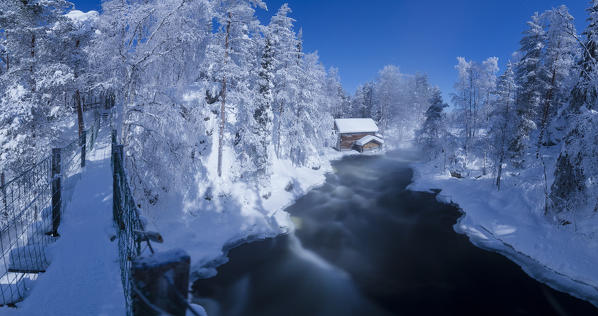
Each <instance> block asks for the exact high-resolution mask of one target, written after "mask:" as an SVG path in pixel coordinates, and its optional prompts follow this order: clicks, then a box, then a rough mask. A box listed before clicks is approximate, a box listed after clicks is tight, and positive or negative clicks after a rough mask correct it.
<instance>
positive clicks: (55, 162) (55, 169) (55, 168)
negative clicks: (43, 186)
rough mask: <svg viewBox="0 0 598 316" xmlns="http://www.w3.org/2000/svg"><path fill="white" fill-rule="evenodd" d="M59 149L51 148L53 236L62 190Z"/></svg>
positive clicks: (57, 219)
mask: <svg viewBox="0 0 598 316" xmlns="http://www.w3.org/2000/svg"><path fill="white" fill-rule="evenodd" d="M60 154H61V149H60V148H52V232H51V234H52V235H53V236H58V226H60V212H61V207H62V189H61V183H60V181H61V176H60V173H61V171H60V167H61V161H60V159H61V157H60Z"/></svg>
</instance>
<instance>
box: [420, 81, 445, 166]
mask: <svg viewBox="0 0 598 316" xmlns="http://www.w3.org/2000/svg"><path fill="white" fill-rule="evenodd" d="M429 102H430V104H431V105H430V107H429V108H428V110H427V111H426V113H425V120H424V123H423V124H422V128H421V129H420V130H418V131H417V133H416V141H417V143H418V144H419V145H420V146H421V147H422V149H423V150H424V152H426V153H427V154H428V155H429V156H430V158H432V159H434V158H436V156H437V155H438V154H439V153H440V152H441V151H443V150H444V148H443V146H442V141H443V138H444V135H445V134H446V127H445V122H444V119H445V117H444V113H443V112H444V109H445V108H446V107H448V105H447V104H446V103H444V101H443V100H442V93H441V92H440V90H439V89H438V88H434V89H432V97H431V99H430V101H429Z"/></svg>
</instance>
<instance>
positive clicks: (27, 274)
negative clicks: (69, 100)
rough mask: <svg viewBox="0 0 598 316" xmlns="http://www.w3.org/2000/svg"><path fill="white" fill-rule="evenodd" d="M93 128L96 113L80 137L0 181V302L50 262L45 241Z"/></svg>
mask: <svg viewBox="0 0 598 316" xmlns="http://www.w3.org/2000/svg"><path fill="white" fill-rule="evenodd" d="M99 128H100V120H99V113H96V115H94V118H93V123H92V124H91V126H90V128H89V129H87V130H86V131H85V133H83V136H84V137H81V138H79V139H76V140H74V141H72V142H71V143H69V144H68V145H66V146H64V147H61V148H56V149H53V150H52V155H49V156H47V157H45V158H43V159H41V160H40V161H39V162H37V163H36V164H35V165H33V166H32V167H30V168H29V169H28V170H26V171H25V172H23V173H21V174H20V175H18V176H16V177H14V178H13V179H11V180H9V181H7V182H5V183H4V181H2V183H0V305H5V304H14V303H16V302H19V301H21V300H22V299H23V298H24V297H25V296H26V292H27V290H28V288H30V284H29V283H30V281H31V280H34V279H35V278H37V273H40V272H44V271H45V270H46V268H47V267H48V265H49V264H50V259H51V258H50V257H49V255H48V253H47V252H46V249H47V246H48V245H49V244H50V243H52V242H54V241H55V240H56V238H58V225H59V221H60V215H61V212H62V210H64V206H65V205H64V204H65V202H66V201H68V198H66V197H68V191H69V188H72V187H74V185H75V183H76V181H77V180H78V177H79V176H80V173H81V170H82V165H83V164H82V161H84V160H82V158H83V159H84V157H85V156H84V155H85V154H84V151H82V149H84V148H85V147H88V148H90V149H91V148H93V145H94V143H95V140H96V138H97V134H98V131H99ZM71 191H72V190H71ZM63 193H66V194H67V195H66V196H65V195H63Z"/></svg>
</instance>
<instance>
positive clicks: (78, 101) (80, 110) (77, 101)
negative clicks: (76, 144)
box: [75, 89, 85, 137]
mask: <svg viewBox="0 0 598 316" xmlns="http://www.w3.org/2000/svg"><path fill="white" fill-rule="evenodd" d="M75 109H76V110H77V122H78V123H79V137H81V135H82V134H83V131H84V130H85V122H84V121H83V106H81V94H80V93H79V89H77V90H75Z"/></svg>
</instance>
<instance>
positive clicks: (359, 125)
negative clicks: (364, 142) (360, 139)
mask: <svg viewBox="0 0 598 316" xmlns="http://www.w3.org/2000/svg"><path fill="white" fill-rule="evenodd" d="M334 124H335V125H336V128H337V130H338V132H339V133H368V132H372V133H375V132H378V126H377V125H376V122H374V120H372V119H371V118H348V119H335V120H334Z"/></svg>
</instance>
